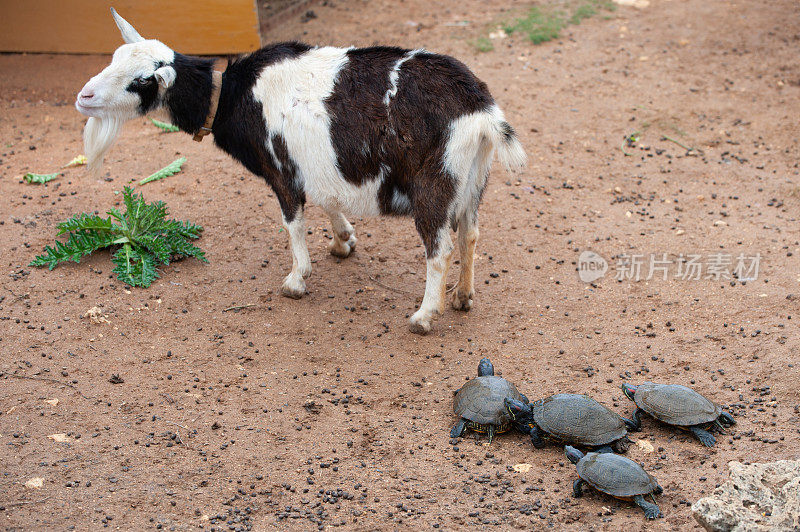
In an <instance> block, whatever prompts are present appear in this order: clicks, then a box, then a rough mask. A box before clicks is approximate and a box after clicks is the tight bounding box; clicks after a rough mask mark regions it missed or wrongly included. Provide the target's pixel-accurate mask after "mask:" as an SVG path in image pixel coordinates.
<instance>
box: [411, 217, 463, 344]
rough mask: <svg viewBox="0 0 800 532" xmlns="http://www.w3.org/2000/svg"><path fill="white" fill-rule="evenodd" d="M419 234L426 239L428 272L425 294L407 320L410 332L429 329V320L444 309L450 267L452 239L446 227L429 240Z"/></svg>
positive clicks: (437, 315)
mask: <svg viewBox="0 0 800 532" xmlns="http://www.w3.org/2000/svg"><path fill="white" fill-rule="evenodd" d="M418 229H419V227H418ZM420 234H421V235H422V239H423V241H427V242H426V246H425V247H426V256H427V261H426V262H427V270H428V272H427V277H426V280H425V296H424V297H423V298H422V304H421V305H420V306H419V310H417V311H416V312H415V313H414V314H413V315H412V316H411V319H410V320H409V321H410V328H411V332H414V333H417V334H426V333H427V332H429V331H430V330H431V322H432V321H433V320H435V319H436V318H438V317H439V315H441V314H442V312H443V311H444V300H445V294H446V292H447V270H448V269H449V268H450V258H451V257H452V254H453V241H452V239H451V238H450V231H449V229H448V228H447V227H443V228H441V229H439V231H437V233H436V234H437V236H436V238H435V239H431V240H429V239H428V238H426V235H425V234H424V232H423V231H420ZM429 248H430V251H429Z"/></svg>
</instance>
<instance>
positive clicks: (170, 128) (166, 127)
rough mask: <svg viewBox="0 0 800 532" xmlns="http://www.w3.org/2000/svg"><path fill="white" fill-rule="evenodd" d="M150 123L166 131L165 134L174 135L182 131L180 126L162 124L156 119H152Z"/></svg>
mask: <svg viewBox="0 0 800 532" xmlns="http://www.w3.org/2000/svg"><path fill="white" fill-rule="evenodd" d="M150 121H151V122H152V123H153V125H154V126H156V127H157V128H158V129H160V130H162V131H164V132H165V133H174V132H176V131H180V128H179V127H178V126H173V125H172V124H167V123H166V122H162V121H161V120H156V119H155V118H151V119H150Z"/></svg>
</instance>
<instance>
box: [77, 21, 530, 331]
mask: <svg viewBox="0 0 800 532" xmlns="http://www.w3.org/2000/svg"><path fill="white" fill-rule="evenodd" d="M112 13H113V15H114V19H115V21H116V23H117V26H118V27H119V29H120V31H121V32H122V37H123V39H124V40H125V42H126V44H124V45H123V46H120V47H119V48H118V49H117V50H116V51H115V52H114V56H113V59H112V61H111V64H110V65H109V66H108V67H106V68H105V69H104V70H103V71H102V72H100V73H99V74H98V75H96V76H95V77H93V78H92V79H91V80H90V81H89V82H88V83H87V84H86V85H85V86H84V87H83V89H82V90H81V92H80V93H79V94H78V99H77V102H76V103H75V105H76V107H77V109H78V110H79V111H80V112H81V113H83V114H84V115H87V116H89V117H90V118H89V120H88V122H87V124H86V128H85V130H84V143H85V148H86V155H87V157H88V158H89V164H90V168H93V169H95V170H96V169H98V168H99V167H100V165H102V160H103V156H104V154H105V153H106V151H107V150H108V149H109V148H110V146H111V144H112V143H113V142H114V139H115V138H116V136H117V135H118V133H119V130H120V128H121V126H122V124H123V123H124V122H125V121H127V120H130V119H132V118H135V117H137V116H142V115H144V114H146V113H148V112H150V111H153V110H156V109H159V108H165V109H166V110H167V111H168V113H169V114H170V115H171V118H172V121H173V123H174V124H175V125H177V126H178V127H180V128H181V129H182V130H183V131H186V132H188V133H191V134H195V135H196V136H195V139H199V138H202V137H198V136H197V134H198V133H199V134H200V135H202V134H203V133H204V132H205V133H207V132H211V133H213V135H214V142H215V143H216V144H217V145H218V146H219V147H220V148H222V149H223V150H224V151H226V152H228V153H229V154H230V155H232V156H233V157H234V158H236V159H237V160H239V161H240V162H241V163H242V164H244V166H246V167H247V168H248V169H249V170H250V171H251V172H253V173H255V174H257V175H259V176H261V177H263V178H264V179H265V180H266V181H267V183H268V184H269V186H270V187H272V189H273V190H274V192H275V195H276V196H277V198H278V202H279V203H280V207H281V212H282V214H283V223H284V225H285V227H286V230H287V232H288V234H289V241H290V245H291V250H292V271H291V273H290V274H289V275H288V276H287V277H286V279H285V280H284V281H283V286H282V288H281V292H282V294H283V295H285V296H288V297H292V298H300V297H302V296H303V295H304V294H305V291H306V284H305V280H304V279H305V278H307V277H308V276H309V275H310V274H311V261H310V259H309V256H308V249H307V247H306V241H305V235H306V228H305V221H304V218H303V206H304V204H305V202H306V199H309V200H311V201H313V202H314V203H316V204H317V205H319V206H321V207H322V208H323V209H324V210H325V212H326V213H327V214H328V216H329V217H330V220H331V224H332V225H333V241H332V242H331V244H330V252H331V253H332V254H334V255H336V256H339V257H346V256H348V255H349V254H350V253H351V252H352V250H353V248H354V246H355V243H356V238H355V236H354V235H353V226H352V225H350V223H349V222H348V221H347V219H346V218H345V214H349V215H352V216H374V215H382V214H389V215H410V216H413V218H414V222H415V224H416V228H417V231H418V232H419V235H420V237H421V238H422V242H423V244H424V246H425V253H426V257H427V280H426V285H425V296H424V298H423V300H422V304H421V305H420V308H419V310H417V312H415V313H414V315H413V316H411V320H410V321H411V330H412V331H414V332H418V333H426V332H428V331H429V330H430V328H431V321H432V320H433V319H435V318H436V317H437V315H438V314H440V313H441V312H442V311H443V309H444V300H445V282H446V277H447V270H448V267H449V265H450V258H451V254H452V250H453V244H452V240H451V237H450V230H451V228H452V229H453V230H457V231H458V247H459V252H460V257H461V273H460V278H459V281H458V286H457V287H456V289H455V294H454V297H453V300H452V305H453V307H454V308H456V309H459V310H469V309H470V308H471V307H472V302H473V297H474V289H473V277H474V275H473V261H474V255H475V244H476V242H477V240H478V204H479V203H480V201H481V197H482V195H483V191H484V188H485V186H486V179H487V176H488V173H489V167H490V165H491V162H492V159H493V156H494V153H495V152H496V153H497V155H498V157H499V159H500V160H501V161H502V162H503V163H505V164H506V166H508V167H519V166H522V165H523V164H524V163H525V152H524V151H523V149H522V146H521V144H520V143H519V141H518V140H517V137H516V135H515V134H514V130H513V129H512V128H511V126H510V125H509V124H508V122H506V121H505V119H504V117H503V113H502V111H501V110H500V108H499V107H498V106H497V104H496V103H495V101H494V99H493V98H492V96H491V94H489V91H488V89H487V87H486V84H485V83H483V82H482V81H480V80H479V79H477V78H476V77H475V75H474V74H472V72H470V71H469V69H467V67H466V66H464V65H463V64H462V63H460V62H459V61H457V60H455V59H453V58H451V57H447V56H443V55H437V54H433V53H430V52H427V51H425V50H404V49H401V48H393V47H372V48H333V47H312V46H308V45H306V44H301V43H296V42H290V43H280V44H275V45H272V46H267V47H265V48H262V49H261V50H258V51H256V52H253V53H251V54H248V55H244V56H241V57H239V58H237V59H235V60H234V61H233V62H231V63H230V64H229V65H228V67H227V69H226V70H225V72H224V73H222V74H221V76H220V74H219V73H218V72H215V71H214V69H213V64H214V62H213V60H211V59H204V58H198V57H190V56H186V55H182V54H179V53H177V52H174V51H173V50H171V49H170V48H169V47H167V46H166V45H164V44H163V43H161V42H159V41H157V40H145V39H144V38H142V37H141V36H140V35H139V33H138V32H137V31H136V30H135V29H134V28H133V26H131V25H130V24H129V23H128V22H127V21H125V20H124V19H123V18H122V17H120V16H119V15H118V14H117V13H116V11H114V10H113V9H112Z"/></svg>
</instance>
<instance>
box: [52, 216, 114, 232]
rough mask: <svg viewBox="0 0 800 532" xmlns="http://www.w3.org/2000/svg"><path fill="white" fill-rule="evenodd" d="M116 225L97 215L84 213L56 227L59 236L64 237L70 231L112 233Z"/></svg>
mask: <svg viewBox="0 0 800 532" xmlns="http://www.w3.org/2000/svg"><path fill="white" fill-rule="evenodd" d="M113 225H114V223H113V222H112V221H111V219H109V218H102V217H100V216H98V215H96V214H86V213H84V212H82V213H80V214H76V215H75V216H73V217H72V218H70V219H69V220H67V221H66V222H61V223H60V224H58V225H57V226H56V227H57V228H58V234H59V235H63V234H64V233H69V232H70V231H85V230H93V231H111V229H112V227H113Z"/></svg>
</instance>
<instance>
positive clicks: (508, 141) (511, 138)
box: [486, 105, 528, 170]
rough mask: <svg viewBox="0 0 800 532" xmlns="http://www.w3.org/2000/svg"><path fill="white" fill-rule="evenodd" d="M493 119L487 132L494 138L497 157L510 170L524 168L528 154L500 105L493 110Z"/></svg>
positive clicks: (493, 142)
mask: <svg viewBox="0 0 800 532" xmlns="http://www.w3.org/2000/svg"><path fill="white" fill-rule="evenodd" d="M491 114H492V120H491V123H490V127H489V129H490V130H489V131H487V132H486V134H487V135H488V136H489V138H490V139H492V144H494V147H495V151H496V152H497V158H498V159H499V160H500V162H501V163H503V165H504V166H505V167H506V168H507V169H508V170H512V169H514V170H516V169H521V168H524V167H525V165H526V164H527V162H528V156H527V155H526V154H525V149H524V148H523V147H522V143H520V141H519V139H518V138H517V134H516V132H515V131H514V128H513V127H511V124H509V123H508V122H506V120H505V117H504V116H503V111H501V110H500V108H499V107H498V106H496V105H495V106H494V107H493V108H492V110H491Z"/></svg>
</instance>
